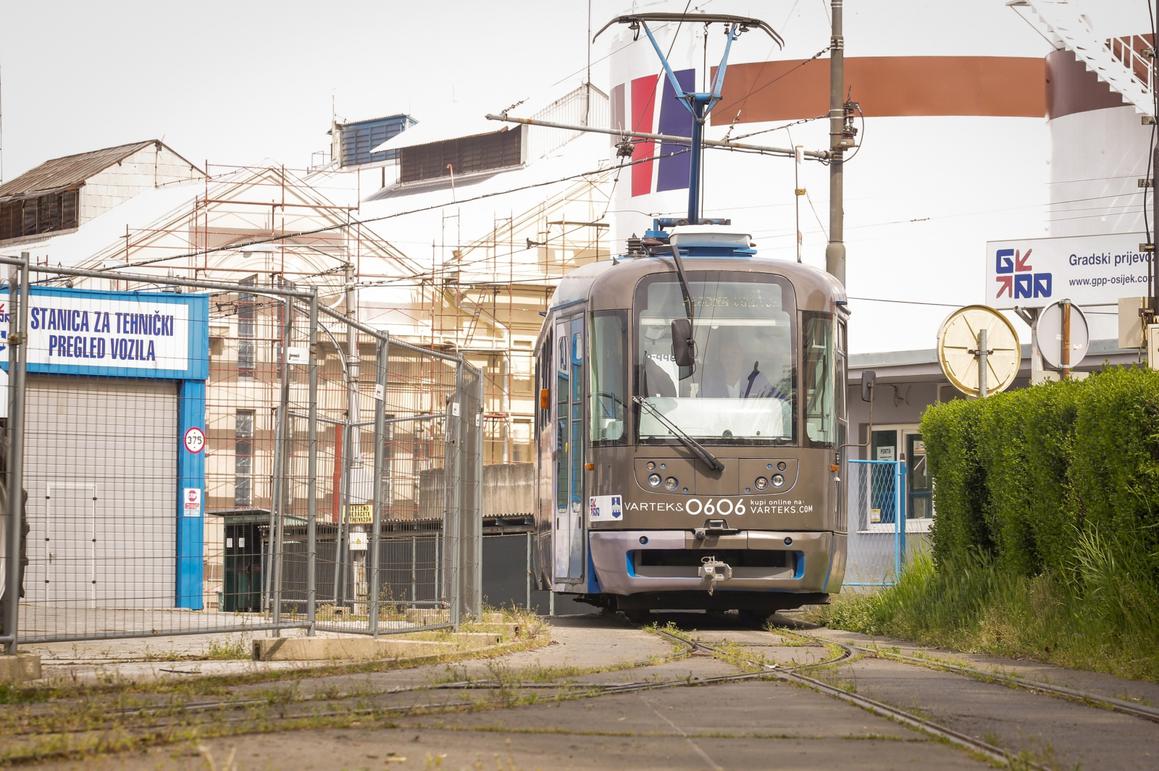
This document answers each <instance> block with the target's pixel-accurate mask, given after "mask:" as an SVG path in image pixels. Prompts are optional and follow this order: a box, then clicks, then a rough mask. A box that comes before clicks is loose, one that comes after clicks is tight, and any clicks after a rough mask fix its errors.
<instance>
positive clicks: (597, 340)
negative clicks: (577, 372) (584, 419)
mask: <svg viewBox="0 0 1159 771" xmlns="http://www.w3.org/2000/svg"><path fill="white" fill-rule="evenodd" d="M627 331H628V314H627V311H601V312H597V313H593V314H592V317H591V334H590V335H588V340H589V341H590V345H591V352H590V354H589V355H588V363H589V371H590V372H589V376H590V377H591V383H590V388H589V392H590V393H589V398H590V400H591V404H590V409H589V410H588V411H589V413H590V415H591V427H590V430H589V436H590V437H591V441H592V442H621V441H623V439H624V420H625V417H626V414H627V409H626V406H627V402H628V388H627V383H626V380H627V378H626V372H625V366H626V364H627V356H626V354H625V347H626V337H627Z"/></svg>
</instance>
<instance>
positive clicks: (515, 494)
mask: <svg viewBox="0 0 1159 771" xmlns="http://www.w3.org/2000/svg"><path fill="white" fill-rule="evenodd" d="M443 478H444V470H443V469H441V468H437V469H428V470H426V471H420V472H419V506H418V508H419V517H420V518H422V519H427V518H431V517H441V516H442V514H443ZM534 511H535V464H534V463H496V464H492V465H490V466H484V467H483V516H484V517H498V516H505V515H509V514H531V513H532V512H534Z"/></svg>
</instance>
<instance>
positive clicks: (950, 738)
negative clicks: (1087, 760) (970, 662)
mask: <svg viewBox="0 0 1159 771" xmlns="http://www.w3.org/2000/svg"><path fill="white" fill-rule="evenodd" d="M657 632H658V633H659V634H661V635H663V636H664V637H667V638H669V639H671V640H674V641H678V642H680V643H683V644H685V645H690V646H692V647H693V648H694V649H699V650H704V651H706V652H709V653H711V654H713V655H715V656H724V655H725V651H723V650H722V649H721V648H719V647H717V646H714V645H712V644H711V643H706V642H703V641H700V640H695V639H691V638H685V637H682V636H680V635H678V634H674V633H673V632H670V631H668V630H665V629H658V630H657ZM811 639H815V640H817V641H818V642H824V643H827V644H831V645H835V646H837V647H838V648H841V649H843V651H844V655H842V656H840V657H838V658H836V659H834V660H833V661H829V662H817V663H816V664H812V665H811V666H812V667H817V666H821V665H823V664H831V663H837V661H841V660H845V659H848V658H851V657H852V656H853V655H854V654H855V649H854V648H853V647H852V646H849V645H845V644H843V643H838V642H833V641H830V640H824V641H822V640H819V639H817V638H811ZM750 664H752V665H753V666H759V667H761V668H762V670H763V673H764V674H767V675H768V676H769V677H770V678H772V679H775V680H780V681H782V682H786V683H792V684H795V685H800V686H804V687H806V688H809V689H811V690H814V691H817V692H819V693H823V694H825V695H827V696H831V697H833V698H835V699H837V700H839V701H843V702H845V703H847V704H852V705H854V706H856V707H860V708H861V709H864V710H866V711H867V712H871V713H873V714H875V715H878V716H879V717H884V718H888V719H890V720H893V721H896V722H898V723H901V724H902V725H905V726H908V727H910V728H913V729H915V730H917V731H921V732H923V733H925V734H928V735H930V736H933V737H935V738H938V739H940V740H942V741H945V742H948V743H950V744H952V745H954V746H956V747H959V748H961V749H964V750H967V751H968V752H971V753H974V754H975V755H980V756H982V757H984V758H986V759H987V760H989V761H991V762H993V763H998V764H1001V765H1005V766H1009V765H1010V764H1011V761H1012V760H1013V758H1012V757H1011V756H1010V754H1009V753H1008V752H1006V751H1005V750H1003V749H1002V748H1001V747H995V746H994V745H993V744H990V743H988V742H985V741H982V740H981V739H978V738H976V737H973V736H970V735H969V734H964V733H962V732H961V731H956V730H954V729H953V728H950V727H949V726H945V725H942V724H940V723H936V722H934V721H932V720H929V719H927V718H924V717H921V716H919V715H915V714H913V713H912V712H907V711H906V710H903V709H900V708H898V707H894V706H892V705H889V704H885V703H884V702H880V701H877V700H876V699H871V698H869V697H868V696H864V695H861V694H857V693H851V692H849V691H846V690H843V689H841V688H838V687H837V686H834V685H830V684H829V683H826V682H823V681H821V680H818V679H816V678H814V677H809V676H808V675H805V674H802V673H801V672H799V671H796V669H799V668H792V669H786V668H782V667H779V666H777V665H775V664H767V663H765V662H763V661H757V660H751V661H750ZM1020 765H1021V766H1022V767H1025V768H1033V769H1040V770H1041V771H1046V767H1045V766H1041V765H1038V764H1036V763H1032V762H1028V761H1024V760H1023V761H1020Z"/></svg>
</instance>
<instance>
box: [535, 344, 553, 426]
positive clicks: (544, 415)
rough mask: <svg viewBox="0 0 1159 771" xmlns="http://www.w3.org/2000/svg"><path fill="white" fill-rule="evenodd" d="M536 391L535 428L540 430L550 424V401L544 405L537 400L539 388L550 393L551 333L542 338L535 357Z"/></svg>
mask: <svg viewBox="0 0 1159 771" xmlns="http://www.w3.org/2000/svg"><path fill="white" fill-rule="evenodd" d="M535 367H536V375H537V377H536V379H535V383H536V389H537V390H536V392H535V429H536V431H542V430H543V429H545V428H547V426H548V425H550V424H551V402H550V400H549V401H548V403H547V407H544V406H543V405H542V403H541V402H540V400H539V390H540V389H547V391H548V393H551V374H552V359H551V335H547V336H546V337H545V338H544V340H543V347H542V348H540V349H539V357H538V359H536V363H535Z"/></svg>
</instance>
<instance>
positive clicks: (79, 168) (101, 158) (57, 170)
mask: <svg viewBox="0 0 1159 771" xmlns="http://www.w3.org/2000/svg"><path fill="white" fill-rule="evenodd" d="M154 144H155V145H157V147H158V148H161V147H164V146H165V145H164V144H163V143H162V142H161V141H160V140H158V139H147V140H145V141H143V142H133V143H132V144H127V145H117V146H116V147H106V148H104V149H103V150H90V151H89V152H87V153H77V154H76V155H66V156H64V157H63V158H53V159H52V160H48V161H45V162H44V163H42V164H40V165H39V166H37V167H36V168H34V169H30V170H29V171H26V172H24V173H23V174H21V175H20V176H19V177H16V178H15V179H11V180H9V181H7V182H5V183H4V184H3V185H0V199H4V198H16V197H23V196H27V195H35V194H38V193H48V192H51V191H54V190H67V189H70V188H74V187H77V186H79V185H81V184H83V183H84V182H85V180H87V179H88V178H89V177H91V176H93V175H95V174H97V173H99V172H101V171H104V170H105V169H107V168H108V167H110V166H112V165H113V164H114V163H119V162H121V161H123V160H125V159H126V158H128V157H129V156H130V155H132V154H133V153H135V152H138V151H140V150H143V149H144V148H146V147H148V146H149V145H154ZM186 163H188V161H186ZM189 165H190V166H193V164H189ZM194 168H196V167H194Z"/></svg>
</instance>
